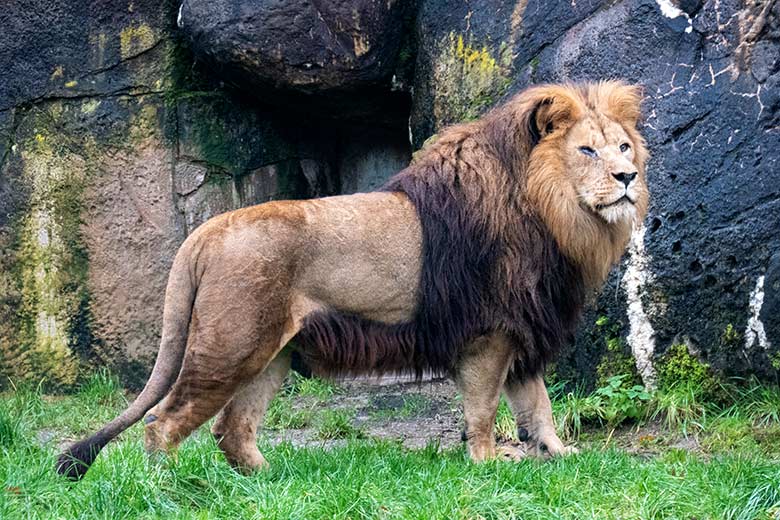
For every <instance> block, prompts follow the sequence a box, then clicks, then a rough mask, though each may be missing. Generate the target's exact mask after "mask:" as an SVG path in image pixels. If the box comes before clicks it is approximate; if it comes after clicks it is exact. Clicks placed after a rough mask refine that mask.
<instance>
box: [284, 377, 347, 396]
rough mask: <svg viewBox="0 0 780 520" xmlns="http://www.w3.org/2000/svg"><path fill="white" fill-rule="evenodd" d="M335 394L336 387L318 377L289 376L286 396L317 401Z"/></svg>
mask: <svg viewBox="0 0 780 520" xmlns="http://www.w3.org/2000/svg"><path fill="white" fill-rule="evenodd" d="M337 392H338V386H336V385H335V384H334V383H332V382H331V381H328V380H325V379H320V378H319V377H303V376H301V375H299V374H296V373H292V374H291V375H290V381H289V383H288V386H287V394H288V395H297V396H301V397H316V398H317V399H327V398H329V397H332V396H333V395H335V394H336V393H337Z"/></svg>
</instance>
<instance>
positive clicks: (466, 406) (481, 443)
mask: <svg viewBox="0 0 780 520" xmlns="http://www.w3.org/2000/svg"><path fill="white" fill-rule="evenodd" d="M511 352H512V349H511V347H510V345H509V343H508V341H507V340H506V338H504V337H503V336H498V335H497V336H490V337H481V338H478V339H477V340H475V341H474V342H472V343H471V344H470V345H468V346H467V347H466V349H465V352H464V354H463V356H462V358H461V361H460V363H459V364H458V367H457V370H456V377H455V382H456V384H457V386H458V390H459V391H460V393H461V395H462V396H463V414H464V417H465V420H466V430H465V436H466V441H467V443H468V449H469V456H470V457H471V460H473V461H474V462H481V461H483V460H486V459H492V458H494V457H495V456H496V439H495V436H494V434H493V427H494V425H495V422H496V410H497V409H498V400H499V397H500V396H501V387H502V386H503V384H504V381H505V380H506V374H507V371H508V369H509V363H510V358H511Z"/></svg>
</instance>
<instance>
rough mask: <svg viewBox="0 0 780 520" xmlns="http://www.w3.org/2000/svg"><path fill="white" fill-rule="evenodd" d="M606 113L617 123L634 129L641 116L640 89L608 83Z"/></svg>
mask: <svg viewBox="0 0 780 520" xmlns="http://www.w3.org/2000/svg"><path fill="white" fill-rule="evenodd" d="M605 88H606V90H607V96H606V98H607V99H606V102H607V106H606V107H605V108H606V111H607V112H608V113H609V114H610V115H612V117H613V118H615V119H616V120H618V121H621V122H623V123H625V124H626V125H630V126H632V127H635V126H636V125H637V123H638V122H639V119H640V117H641V116H642V109H641V104H642V87H640V86H639V85H626V84H625V83H619V82H609V83H606V84H605Z"/></svg>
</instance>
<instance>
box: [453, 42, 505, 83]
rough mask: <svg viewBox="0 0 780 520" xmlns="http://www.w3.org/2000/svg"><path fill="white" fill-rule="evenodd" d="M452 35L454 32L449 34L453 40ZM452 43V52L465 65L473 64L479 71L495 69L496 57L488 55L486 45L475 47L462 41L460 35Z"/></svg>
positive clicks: (488, 71) (489, 71)
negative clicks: (479, 47)
mask: <svg viewBox="0 0 780 520" xmlns="http://www.w3.org/2000/svg"><path fill="white" fill-rule="evenodd" d="M454 36H455V35H454V34H450V39H452V40H454ZM453 45H454V49H453V53H454V54H455V56H457V57H458V58H460V59H462V60H463V62H464V63H465V64H466V65H474V66H476V67H478V68H479V70H480V72H484V73H488V74H489V73H491V72H493V71H494V70H495V68H496V59H495V58H494V57H493V56H491V55H490V52H489V51H488V48H487V47H486V46H482V48H481V49H476V48H474V47H473V46H472V45H471V44H469V43H464V41H463V36H462V35H458V39H457V43H455V42H453Z"/></svg>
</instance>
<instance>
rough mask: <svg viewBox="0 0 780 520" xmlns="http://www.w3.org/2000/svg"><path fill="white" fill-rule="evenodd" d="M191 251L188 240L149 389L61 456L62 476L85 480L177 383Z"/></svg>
mask: <svg viewBox="0 0 780 520" xmlns="http://www.w3.org/2000/svg"><path fill="white" fill-rule="evenodd" d="M191 249H192V248H191V241H185V243H184V245H183V246H182V247H181V248H180V249H179V252H178V254H177V255H176V259H175V260H174V262H173V267H172V268H171V273H170V275H169V277H168V287H167V289H166V291H165V310H164V313H163V330H162V338H161V341H160V351H159V352H158V354H157V361H156V362H155V364H154V369H153V370H152V375H151V376H149V380H148V381H147V382H146V386H144V389H143V391H141V393H140V394H139V395H138V397H137V398H136V399H135V401H133V403H132V404H131V405H130V406H129V407H128V408H127V409H126V410H125V411H124V412H122V413H121V414H120V415H119V416H118V417H116V418H115V419H113V420H112V421H111V422H109V423H108V424H106V425H105V426H104V427H103V428H102V429H100V431H98V432H97V433H95V434H94V435H92V436H91V437H87V438H86V439H83V440H81V441H79V442H77V443H75V444H73V445H72V446H70V447H69V448H68V449H66V450H65V451H64V452H63V453H62V454H61V455H60V456H59V458H58V459H57V466H56V468H57V472H58V473H59V474H60V475H65V476H67V477H68V478H70V479H71V480H79V479H81V477H83V476H84V475H85V474H86V473H87V470H88V469H89V467H90V465H91V464H92V462H94V460H95V458H96V457H97V455H98V453H100V450H101V449H103V447H104V446H105V445H106V444H108V443H109V442H110V441H111V440H112V439H113V438H114V437H116V436H117V435H119V434H120V433H122V432H123V431H125V430H126V429H127V428H129V427H130V426H132V425H133V424H134V423H136V422H137V421H138V420H139V419H140V418H141V417H143V415H144V414H145V413H146V412H147V411H149V409H150V408H152V407H153V406H154V405H156V404H157V403H158V402H159V401H160V400H161V399H162V398H163V397H164V396H165V394H166V393H168V390H169V389H170V387H171V385H173V382H174V381H175V380H176V377H177V376H178V374H179V370H180V369H181V363H182V359H183V357H184V351H185V349H186V345H187V334H188V331H189V323H190V315H191V313H192V305H193V302H194V300H195V283H194V281H193V276H192V274H191V271H190V267H189V266H190V252H191Z"/></svg>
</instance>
